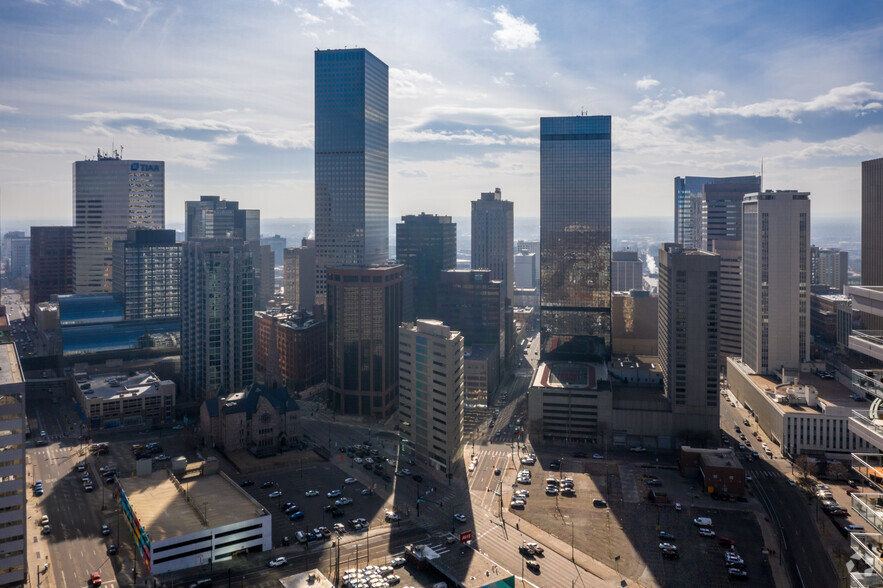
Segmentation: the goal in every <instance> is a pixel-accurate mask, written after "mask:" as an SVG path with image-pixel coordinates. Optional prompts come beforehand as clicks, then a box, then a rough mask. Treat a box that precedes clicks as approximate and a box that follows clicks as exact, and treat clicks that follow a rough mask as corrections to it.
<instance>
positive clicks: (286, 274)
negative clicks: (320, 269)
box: [282, 239, 316, 310]
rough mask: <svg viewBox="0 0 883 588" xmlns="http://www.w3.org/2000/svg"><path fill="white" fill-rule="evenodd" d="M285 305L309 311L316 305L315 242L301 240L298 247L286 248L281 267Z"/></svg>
mask: <svg viewBox="0 0 883 588" xmlns="http://www.w3.org/2000/svg"><path fill="white" fill-rule="evenodd" d="M282 287H283V289H284V290H285V304H289V305H291V306H292V307H293V308H294V309H295V310H304V309H306V310H310V309H312V308H313V305H314V304H316V242H315V241H313V240H312V239H302V240H301V246H300V247H287V248H286V249H285V251H284V261H283V267H282Z"/></svg>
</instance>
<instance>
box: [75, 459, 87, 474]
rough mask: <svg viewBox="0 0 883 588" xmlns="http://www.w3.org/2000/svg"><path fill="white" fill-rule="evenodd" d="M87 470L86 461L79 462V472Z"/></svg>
mask: <svg viewBox="0 0 883 588" xmlns="http://www.w3.org/2000/svg"><path fill="white" fill-rule="evenodd" d="M85 469H86V462H85V461H78V462H77V471H78V472H82V471H85Z"/></svg>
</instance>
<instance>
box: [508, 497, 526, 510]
mask: <svg viewBox="0 0 883 588" xmlns="http://www.w3.org/2000/svg"><path fill="white" fill-rule="evenodd" d="M525 504H526V503H525V502H524V500H522V499H520V498H513V499H512V501H511V502H510V503H509V507H510V508H524V505H525Z"/></svg>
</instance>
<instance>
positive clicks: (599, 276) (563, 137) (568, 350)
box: [540, 116, 611, 361]
mask: <svg viewBox="0 0 883 588" xmlns="http://www.w3.org/2000/svg"><path fill="white" fill-rule="evenodd" d="M540 290H541V291H540V296H541V298H540V320H541V323H542V345H543V350H542V355H543V357H544V358H548V359H572V360H586V361H589V360H595V361H598V360H603V359H606V358H608V357H609V356H610V296H611V295H610V117H609V116H567V117H554V118H541V119H540Z"/></svg>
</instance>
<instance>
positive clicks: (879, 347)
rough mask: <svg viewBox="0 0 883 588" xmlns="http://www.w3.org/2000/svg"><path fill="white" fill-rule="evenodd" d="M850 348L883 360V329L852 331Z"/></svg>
mask: <svg viewBox="0 0 883 588" xmlns="http://www.w3.org/2000/svg"><path fill="white" fill-rule="evenodd" d="M849 348H850V349H852V350H853V351H856V352H858V353H861V354H862V355H867V356H868V357H873V358H874V359H879V360H881V361H883V331H852V332H851V333H850V334H849Z"/></svg>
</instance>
